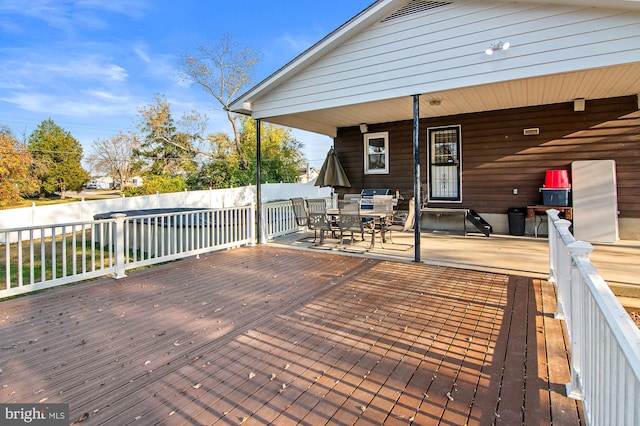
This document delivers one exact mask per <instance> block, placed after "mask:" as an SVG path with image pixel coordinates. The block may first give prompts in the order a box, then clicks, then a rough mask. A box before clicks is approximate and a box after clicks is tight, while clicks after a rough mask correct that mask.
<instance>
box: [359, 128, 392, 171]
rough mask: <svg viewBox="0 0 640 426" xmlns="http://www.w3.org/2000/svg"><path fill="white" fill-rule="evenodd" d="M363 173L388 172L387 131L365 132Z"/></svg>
mask: <svg viewBox="0 0 640 426" xmlns="http://www.w3.org/2000/svg"><path fill="white" fill-rule="evenodd" d="M364 173H365V174H368V175H370V174H389V132H378V133H365V135H364Z"/></svg>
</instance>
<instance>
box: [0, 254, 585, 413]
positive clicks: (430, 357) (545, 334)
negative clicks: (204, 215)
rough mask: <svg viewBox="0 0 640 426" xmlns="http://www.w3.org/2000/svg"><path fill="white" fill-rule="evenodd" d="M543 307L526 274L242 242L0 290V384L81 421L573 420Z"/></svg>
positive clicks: (555, 336) (543, 286)
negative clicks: (70, 282) (8, 293)
mask: <svg viewBox="0 0 640 426" xmlns="http://www.w3.org/2000/svg"><path fill="white" fill-rule="evenodd" d="M554 310H555V293H554V290H553V286H552V285H551V284H550V283H548V282H546V281H543V280H538V279H534V278H528V277H522V276H509V275H505V274H499V273H492V272H486V271H484V272H483V271H473V270H460V269H453V268H448V267H438V266H428V265H423V264H416V263H409V262H394V261H388V260H380V259H367V258H362V257H355V256H344V255H336V254H333V253H325V252H317V251H302V250H291V249H285V248H277V247H270V246H257V247H247V248H241V249H235V250H228V251H224V252H219V253H213V254H211V255H208V256H202V257H201V258H200V259H191V260H184V261H180V262H174V263H171V264H167V265H162V266H157V267H154V268H151V269H147V270H144V271H139V272H133V273H130V275H129V276H128V277H126V278H124V279H121V280H117V281H114V280H111V279H100V280H95V281H92V282H89V283H84V284H79V285H74V286H65V287H59V288H56V289H52V290H48V291H45V292H42V293H39V294H34V295H30V296H25V297H21V298H16V299H13V300H6V301H3V302H0V341H2V342H3V343H2V348H1V350H0V365H2V373H1V375H0V380H1V381H2V388H1V389H0V392H1V393H0V394H1V395H2V399H1V400H2V401H3V402H39V401H49V402H64V403H69V404H70V416H71V420H72V421H77V420H79V419H83V421H82V424H90V425H111V424H118V425H127V424H135V425H155V424H168V425H198V424H201V425H209V424H220V425H231V424H239V423H241V422H244V424H278V425H286V424H313V425H315V424H358V425H374V424H388V425H391V424H407V422H409V421H413V422H414V424H428V425H430V424H467V425H484V424H491V423H496V424H497V423H503V424H514V422H515V423H527V424H530V423H531V424H532V423H535V424H552V423H555V424H566V425H579V424H581V418H580V414H581V406H580V404H579V403H578V402H576V401H574V400H572V399H569V398H567V397H566V396H564V395H563V393H562V392H563V386H564V383H565V382H567V381H568V379H569V371H568V362H567V352H566V350H567V349H566V345H565V333H564V330H563V329H562V324H561V323H560V322H559V321H558V320H556V319H554V318H553V315H552V314H553V311H554ZM523 407H524V410H523ZM78 424H79V423H78Z"/></svg>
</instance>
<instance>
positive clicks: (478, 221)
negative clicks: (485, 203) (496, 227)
mask: <svg viewBox="0 0 640 426" xmlns="http://www.w3.org/2000/svg"><path fill="white" fill-rule="evenodd" d="M467 220H468V221H469V222H471V223H472V224H473V226H475V227H476V228H477V229H478V231H480V232H482V233H483V234H484V236H485V237H488V236H489V235H490V234H491V233H492V232H493V227H492V226H491V225H490V224H489V222H487V221H486V220H484V218H483V217H482V216H480V215H479V214H478V213H477V212H476V211H475V210H473V209H469V210H468V212H467Z"/></svg>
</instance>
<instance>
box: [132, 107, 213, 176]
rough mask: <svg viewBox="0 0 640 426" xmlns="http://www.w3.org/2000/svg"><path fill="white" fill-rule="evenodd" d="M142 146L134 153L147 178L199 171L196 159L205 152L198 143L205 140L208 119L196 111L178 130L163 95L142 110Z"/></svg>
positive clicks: (140, 116) (185, 118)
mask: <svg viewBox="0 0 640 426" xmlns="http://www.w3.org/2000/svg"><path fill="white" fill-rule="evenodd" d="M138 114H139V124H138V127H139V128H140V132H141V138H142V140H141V141H140V147H139V148H136V149H134V150H133V157H134V159H135V160H137V161H138V162H139V164H138V166H140V167H141V168H142V169H143V170H144V171H145V173H144V174H145V175H147V176H171V177H173V176H178V175H185V174H188V173H192V172H194V171H195V170H196V167H197V164H196V161H195V159H196V156H197V155H198V154H206V155H208V153H206V152H203V151H201V150H200V149H198V147H197V146H196V142H197V141H198V140H200V139H201V136H200V132H201V131H202V130H203V129H204V119H202V118H201V117H200V115H199V114H197V113H195V112H193V113H192V114H191V115H190V116H185V117H184V118H183V121H182V122H181V123H180V124H181V129H178V127H177V124H176V123H175V121H174V119H173V115H172V114H171V106H170V105H169V102H168V101H167V100H166V99H165V98H164V97H163V96H160V95H158V96H156V97H155V98H154V102H153V103H152V104H151V105H148V106H146V107H143V108H140V109H139V110H138Z"/></svg>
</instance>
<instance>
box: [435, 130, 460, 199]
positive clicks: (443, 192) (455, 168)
mask: <svg viewBox="0 0 640 426" xmlns="http://www.w3.org/2000/svg"><path fill="white" fill-rule="evenodd" d="M428 137H429V201H461V200H462V194H461V192H462V185H461V181H462V179H461V171H462V168H461V158H460V152H461V149H460V148H461V146H460V145H461V144H460V126H448V127H436V128H430V129H428Z"/></svg>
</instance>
